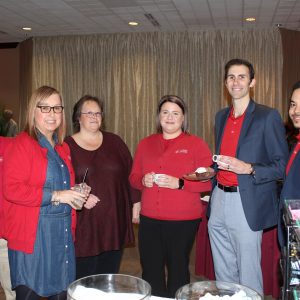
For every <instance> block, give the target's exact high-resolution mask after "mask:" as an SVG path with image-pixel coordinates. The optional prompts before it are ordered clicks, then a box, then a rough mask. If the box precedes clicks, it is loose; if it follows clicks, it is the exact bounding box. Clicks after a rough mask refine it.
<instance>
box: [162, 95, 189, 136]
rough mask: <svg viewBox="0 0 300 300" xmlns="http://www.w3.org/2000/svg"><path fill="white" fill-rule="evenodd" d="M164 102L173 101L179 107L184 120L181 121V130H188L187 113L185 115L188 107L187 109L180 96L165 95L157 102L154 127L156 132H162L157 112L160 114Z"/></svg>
mask: <svg viewBox="0 0 300 300" xmlns="http://www.w3.org/2000/svg"><path fill="white" fill-rule="evenodd" d="M166 102H171V103H175V104H177V105H178V106H179V107H180V108H181V110H182V113H183V115H184V121H183V124H182V131H183V132H188V115H187V112H188V109H187V105H186V104H185V102H184V100H183V99H181V98H180V97H178V96H175V95H165V96H163V97H162V98H161V99H160V100H159V102H158V105H157V112H156V129H157V132H158V133H162V128H161V125H160V121H159V114H160V110H161V107H162V106H163V105H164V104H165V103H166Z"/></svg>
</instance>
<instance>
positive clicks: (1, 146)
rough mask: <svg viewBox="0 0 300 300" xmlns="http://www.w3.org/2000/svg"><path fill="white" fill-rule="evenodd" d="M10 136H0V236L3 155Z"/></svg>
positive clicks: (1, 228) (0, 236) (10, 140)
mask: <svg viewBox="0 0 300 300" xmlns="http://www.w3.org/2000/svg"><path fill="white" fill-rule="evenodd" d="M12 140H13V139H12V138H8V137H2V136H0V238H2V234H3V227H4V220H3V187H2V181H3V178H2V177H3V162H4V159H3V156H4V150H5V148H6V147H7V146H8V145H9V144H10V143H11V142H12Z"/></svg>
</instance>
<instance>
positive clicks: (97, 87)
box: [21, 29, 283, 153]
mask: <svg viewBox="0 0 300 300" xmlns="http://www.w3.org/2000/svg"><path fill="white" fill-rule="evenodd" d="M31 42H32V43H30V45H29V46H28V47H30V46H32V60H28V61H27V64H29V65H30V68H29V69H28V70H29V71H28V72H27V74H25V73H26V72H24V74H23V77H24V76H29V77H30V78H31V80H28V79H27V81H26V85H27V88H26V89H23V91H24V92H23V94H22V95H21V102H22V107H24V105H25V104H26V103H27V101H28V97H29V96H30V95H29V91H30V92H31V91H32V90H33V89H35V88H37V87H39V86H41V85H44V84H48V85H51V86H54V87H55V88H57V89H58V90H59V91H60V92H61V93H62V95H63V98H64V101H65V107H66V116H67V120H68V131H69V133H71V127H72V126H71V114H72V108H73V105H74V103H75V102H76V101H77V100H78V99H79V98H80V97H81V96H82V95H84V94H91V95H95V96H98V97H100V98H102V99H103V100H104V103H105V123H106V128H107V130H109V131H111V132H115V133H117V134H119V135H120V136H121V137H122V138H123V139H124V140H125V142H126V143H127V145H128V146H129V148H130V150H131V151H132V153H133V152H134V150H135V147H136V145H137V143H138V142H139V141H140V139H141V138H143V137H145V136H147V135H149V134H150V133H153V132H155V115H156V107H157V102H158V100H159V99H160V97H161V96H163V95H166V94H175V95H178V96H180V97H182V98H183V99H185V100H186V102H187V103H188V107H189V114H188V116H189V124H190V127H189V128H190V132H191V133H193V134H196V135H198V136H201V137H202V138H204V139H205V140H206V141H207V142H208V144H209V145H210V146H211V147H212V149H213V146H214V141H213V140H214V138H213V131H214V116H215V113H216V112H217V111H218V110H220V109H221V108H222V107H224V106H225V105H227V104H228V100H229V97H228V95H227V94H226V89H225V88H224V80H223V77H224V65H225V63H226V62H227V61H228V60H229V59H232V58H237V57H238V58H244V59H247V60H249V61H250V62H252V63H253V65H254V68H255V70H256V80H257V85H256V86H255V88H254V90H253V97H254V98H255V99H256V100H257V101H258V102H259V103H263V104H266V105H269V106H272V107H276V108H277V109H278V110H279V111H280V112H281V113H282V111H283V107H282V101H281V94H282V83H281V81H282V78H281V76H282V46H281V36H280V33H279V31H278V29H263V30H261V29H260V30H255V29H247V30H246V29H244V30H206V31H200V32H173V33H162V32H156V33H132V34H124V33H122V34H100V35H86V36H60V37H38V38H33V39H32V41H31ZM27 43H28V41H27ZM24 48H26V45H24ZM27 51H28V49H27ZM24 65H26V62H24ZM31 68H32V69H31ZM26 69H27V68H26ZM28 85H31V86H30V87H29V86H28ZM21 122H22V123H24V119H22V120H21Z"/></svg>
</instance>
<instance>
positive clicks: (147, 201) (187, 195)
mask: <svg viewBox="0 0 300 300" xmlns="http://www.w3.org/2000/svg"><path fill="white" fill-rule="evenodd" d="M211 157H212V156H211V151H210V150H209V148H208V146H207V144H206V143H205V142H204V141H203V140H202V139H200V138H199V137H196V136H194V135H189V134H185V133H183V134H181V135H180V136H178V137H177V138H175V139H171V140H167V141H166V140H164V139H163V136H162V134H153V135H151V136H149V137H147V138H145V139H143V140H142V141H141V142H140V143H139V145H138V147H137V150H136V153H135V157H134V161H133V167H132V170H131V174H130V177H129V180H130V183H131V185H132V186H133V187H134V188H136V189H139V190H141V191H142V202H141V204H142V209H141V214H142V215H144V216H147V217H150V218H154V219H159V220H194V219H198V218H201V217H202V214H203V209H202V204H201V200H200V192H204V191H209V190H210V189H211V183H210V182H209V181H207V182H199V181H188V180H185V184H184V188H183V189H182V190H178V189H169V188H161V187H159V186H157V185H156V184H154V185H153V187H151V188H146V187H144V186H143V184H142V178H143V176H144V175H145V174H147V173H151V172H154V173H159V174H167V175H171V176H174V177H177V178H180V177H182V176H183V175H184V174H186V173H190V172H194V171H195V170H196V169H197V168H199V167H208V166H210V165H211V164H212V160H211Z"/></svg>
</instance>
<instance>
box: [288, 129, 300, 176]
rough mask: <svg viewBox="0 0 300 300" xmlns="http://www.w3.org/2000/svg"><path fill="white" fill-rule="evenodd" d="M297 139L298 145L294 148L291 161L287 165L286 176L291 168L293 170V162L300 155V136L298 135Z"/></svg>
mask: <svg viewBox="0 0 300 300" xmlns="http://www.w3.org/2000/svg"><path fill="white" fill-rule="evenodd" d="M296 138H297V140H298V143H297V145H296V146H295V148H294V150H293V153H292V154H291V156H290V159H289V161H288V164H287V166H286V171H285V172H286V175H287V174H288V173H289V171H290V168H291V165H292V163H293V161H294V159H295V157H296V155H297V153H298V152H299V150H300V134H298V135H297V136H296Z"/></svg>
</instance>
